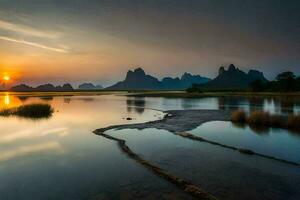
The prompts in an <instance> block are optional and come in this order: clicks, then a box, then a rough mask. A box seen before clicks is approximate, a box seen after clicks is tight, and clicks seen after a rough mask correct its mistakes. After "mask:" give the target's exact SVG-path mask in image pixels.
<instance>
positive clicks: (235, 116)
mask: <svg viewBox="0 0 300 200" xmlns="http://www.w3.org/2000/svg"><path fill="white" fill-rule="evenodd" d="M246 118H247V117H246V113H245V111H243V110H237V111H234V112H233V113H232V114H231V121H232V122H235V123H242V124H243V123H245V122H246Z"/></svg>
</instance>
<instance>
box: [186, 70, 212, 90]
mask: <svg viewBox="0 0 300 200" xmlns="http://www.w3.org/2000/svg"><path fill="white" fill-rule="evenodd" d="M210 80H211V79H210V78H206V77H202V76H200V75H192V74H190V73H187V72H185V73H184V74H183V75H182V76H181V82H182V85H183V88H188V87H190V86H191V85H193V84H203V83H207V82H208V81H210Z"/></svg>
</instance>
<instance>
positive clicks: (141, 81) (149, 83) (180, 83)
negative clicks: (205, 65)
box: [106, 68, 210, 90]
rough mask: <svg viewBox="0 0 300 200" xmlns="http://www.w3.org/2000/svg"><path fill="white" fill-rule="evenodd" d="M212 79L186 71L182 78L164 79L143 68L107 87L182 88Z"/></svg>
mask: <svg viewBox="0 0 300 200" xmlns="http://www.w3.org/2000/svg"><path fill="white" fill-rule="evenodd" d="M209 80H210V79H209V78H206V77H202V76H199V75H191V74H189V73H184V74H183V75H182V77H181V78H178V77H177V78H171V77H165V78H163V79H162V81H159V80H158V79H157V78H155V77H153V76H150V75H147V74H146V73H145V71H144V70H143V69H142V68H137V69H135V70H133V71H131V70H129V71H128V72H127V74H126V77H125V80H124V81H120V82H118V83H116V84H114V85H112V86H110V87H107V88H106V89H109V90H130V89H132V90H182V89H186V88H188V87H190V86H191V85H192V84H201V83H206V82H208V81H209Z"/></svg>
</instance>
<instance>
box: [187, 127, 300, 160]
mask: <svg viewBox="0 0 300 200" xmlns="http://www.w3.org/2000/svg"><path fill="white" fill-rule="evenodd" d="M191 133H193V134H194V135H198V136H200V137H203V138H205V139H209V140H212V141H216V142H219V143H223V144H226V145H231V146H235V147H239V148H246V149H252V150H255V151H256V152H258V153H262V154H266V155H270V156H276V157H278V158H282V159H285V160H290V161H294V162H298V163H300V133H293V132H289V131H287V130H283V129H269V130H263V131H256V130H255V129H254V130H252V129H251V128H250V127H249V126H245V127H238V126H235V125H234V124H232V123H231V122H222V121H213V122H207V123H204V124H202V125H201V126H199V127H198V128H196V129H195V130H193V131H191Z"/></svg>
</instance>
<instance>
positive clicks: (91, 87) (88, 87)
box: [78, 83, 103, 90]
mask: <svg viewBox="0 0 300 200" xmlns="http://www.w3.org/2000/svg"><path fill="white" fill-rule="evenodd" d="M78 89H80V90H101V89H103V87H102V85H94V84H93V83H83V84H81V85H79V86H78Z"/></svg>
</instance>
